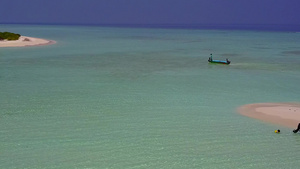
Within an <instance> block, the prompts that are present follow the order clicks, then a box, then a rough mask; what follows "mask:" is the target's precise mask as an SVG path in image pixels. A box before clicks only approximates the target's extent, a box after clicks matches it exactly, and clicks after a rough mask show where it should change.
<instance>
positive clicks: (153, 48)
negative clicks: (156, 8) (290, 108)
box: [0, 25, 300, 169]
mask: <svg viewBox="0 0 300 169" xmlns="http://www.w3.org/2000/svg"><path fill="white" fill-rule="evenodd" d="M0 30H1V31H11V32H17V33H20V34H22V35H26V36H32V37H40V38H45V39H51V40H55V41H57V44H54V45H50V46H40V47H22V48H0V136H1V137H0V168H6V169H10V168H172V169H174V168H178V169H182V168H263V169H265V168H280V169H281V168H298V167H299V165H300V161H299V149H300V135H297V134H293V133H292V132H291V129H289V128H285V127H281V126H278V125H275V124H268V123H264V122H261V121H259V120H255V119H250V118H248V117H244V116H241V115H239V114H238V113H236V108H237V107H239V106H241V105H244V104H250V103H260V102H299V98H300V85H299V84H300V66H299V63H300V34H299V33H292V32H255V31H237V30H235V31H231V30H223V31H222V30H190V29H186V30H185V29H151V28H149V29H147V28H110V27H88V26H86V27H84V26H81V27H80V26H33V25H31V26H24V25H0ZM210 53H213V56H214V58H215V59H225V58H229V60H231V61H232V64H231V65H229V66H227V65H215V64H208V62H207V59H208V57H209V55H210ZM278 128H279V129H280V130H281V131H282V133H281V134H275V133H274V130H276V129H278Z"/></svg>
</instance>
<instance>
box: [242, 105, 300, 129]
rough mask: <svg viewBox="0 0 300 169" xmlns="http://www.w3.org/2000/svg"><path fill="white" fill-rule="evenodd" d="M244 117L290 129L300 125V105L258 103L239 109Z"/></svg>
mask: <svg viewBox="0 0 300 169" xmlns="http://www.w3.org/2000/svg"><path fill="white" fill-rule="evenodd" d="M238 112H239V113H240V114H242V115H245V116H248V117H251V118H255V119H259V120H262V121H265V122H269V123H273V124H278V125H281V126H285V127H289V128H297V126H298V123H300V103H257V104H248V105H244V106H241V107H239V108H238Z"/></svg>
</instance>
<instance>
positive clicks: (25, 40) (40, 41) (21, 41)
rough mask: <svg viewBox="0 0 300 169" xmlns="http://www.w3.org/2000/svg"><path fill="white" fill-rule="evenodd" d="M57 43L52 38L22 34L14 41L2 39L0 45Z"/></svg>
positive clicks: (24, 45) (18, 45)
mask: <svg viewBox="0 0 300 169" xmlns="http://www.w3.org/2000/svg"><path fill="white" fill-rule="evenodd" d="M54 43H56V42H55V41H52V40H46V39H40V38H33V37H27V36H21V37H20V38H19V39H18V40H14V41H7V40H4V41H0V47H26V46H42V45H51V44H54Z"/></svg>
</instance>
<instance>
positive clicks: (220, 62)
mask: <svg viewBox="0 0 300 169" xmlns="http://www.w3.org/2000/svg"><path fill="white" fill-rule="evenodd" d="M208 62H209V63H219V64H226V65H229V64H230V61H229V60H228V59H226V60H213V58H212V54H210V57H209V58H208Z"/></svg>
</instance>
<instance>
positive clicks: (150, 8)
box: [0, 0, 300, 25]
mask: <svg viewBox="0 0 300 169" xmlns="http://www.w3.org/2000/svg"><path fill="white" fill-rule="evenodd" d="M0 4H1V5H0V24H1V23H43V24H47V23H48V24H283V25H288V24H300V0H1V2H0Z"/></svg>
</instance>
